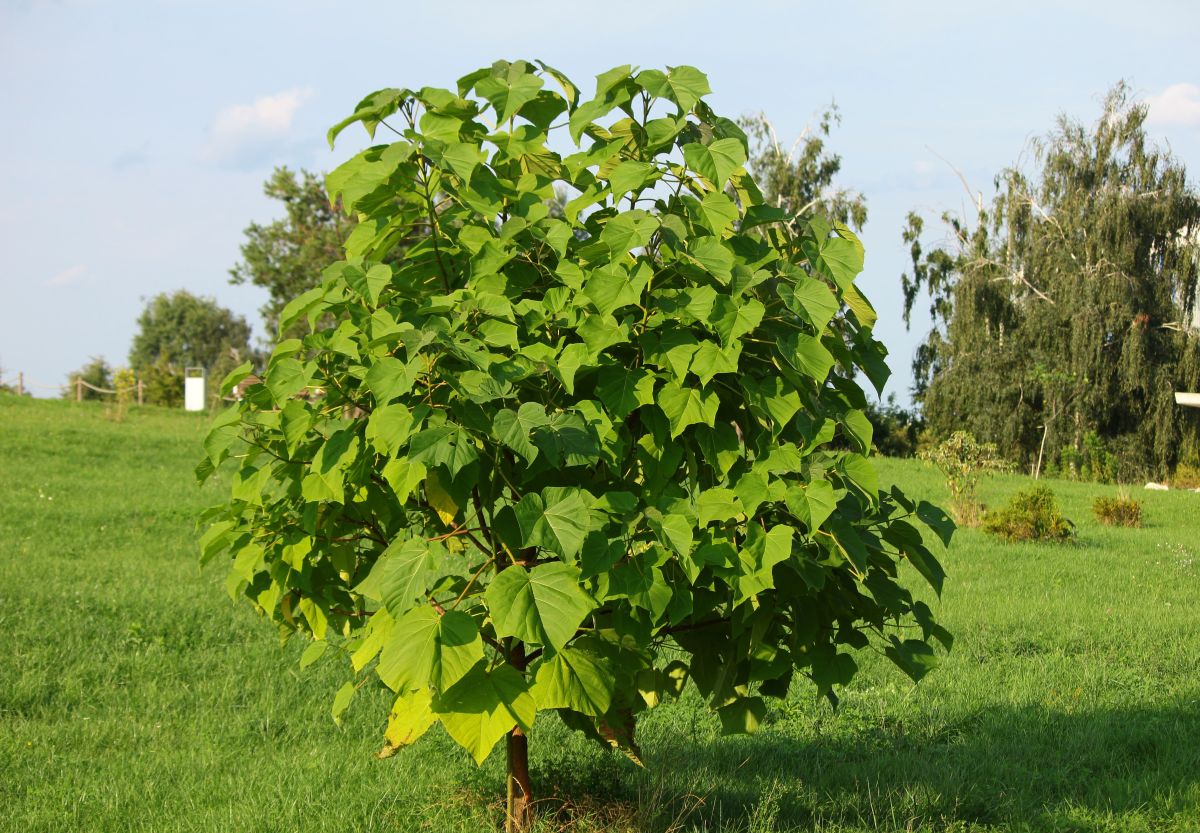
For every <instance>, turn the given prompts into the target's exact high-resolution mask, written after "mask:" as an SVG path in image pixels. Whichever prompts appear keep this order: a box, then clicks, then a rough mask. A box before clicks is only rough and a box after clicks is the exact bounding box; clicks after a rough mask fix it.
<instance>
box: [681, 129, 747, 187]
mask: <svg viewBox="0 0 1200 833" xmlns="http://www.w3.org/2000/svg"><path fill="white" fill-rule="evenodd" d="M683 158H684V161H686V162H687V164H688V167H689V168H691V169H692V170H694V171H696V172H697V173H699V174H700V175H701V176H703V177H704V178H705V179H707V180H708V182H709V184H711V185H712V186H713V188H715V189H716V190H718V191H720V190H722V189H724V187H725V183H726V182H728V181H729V176H730V174H732V173H733V172H734V171H735V170H737V169H738V168H740V167H741V166H742V165H744V164H746V148H745V147H744V146H743V145H742V143H741V142H740V141H739V140H737V139H717V140H716V141H715V142H713V143H712V144H711V145H701V144H688V145H684V146H683Z"/></svg>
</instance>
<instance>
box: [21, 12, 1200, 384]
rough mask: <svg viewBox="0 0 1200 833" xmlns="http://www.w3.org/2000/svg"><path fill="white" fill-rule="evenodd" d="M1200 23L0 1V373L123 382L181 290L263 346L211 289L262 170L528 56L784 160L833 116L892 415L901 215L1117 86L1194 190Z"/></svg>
mask: <svg viewBox="0 0 1200 833" xmlns="http://www.w3.org/2000/svg"><path fill="white" fill-rule="evenodd" d="M1198 31H1200V4H1198V3H1194V2H1190V0H1176V2H1152V0H1143V1H1142V2H1139V3H1138V4H1136V12H1135V11H1134V6H1133V5H1132V4H1130V3H1128V2H1120V3H1109V2H1103V1H1102V0H1101V1H1097V0H1092V2H1069V3H1068V2H1058V3H1054V2H1037V3H1023V2H1017V1H1016V0H1013V1H1012V2H1005V3H1002V4H1001V3H964V2H961V0H960V2H954V3H942V2H918V0H910V2H907V3H894V2H846V3H839V4H836V5H833V4H829V3H820V4H818V3H810V2H782V1H781V2H766V1H765V0H742V1H741V2H738V3H729V2H708V0H689V2H674V1H671V2H657V0H639V2H628V1H627V0H605V2H603V3H600V4H586V5H585V4H575V3H570V2H564V0H559V2H541V1H540V0H538V1H537V2H522V0H509V2H503V3H501V2H488V3H485V2H475V1H474V0H456V1H455V2H443V3H420V4H416V3H406V2H391V3H373V2H358V3H353V4H349V3H343V4H338V3H334V2H318V0H288V1H287V2H282V1H281V2H270V1H269V0H261V2H260V0H238V2H223V0H203V2H199V1H198V0H172V1H171V2H136V3H134V2H120V0H107V1H106V2H71V0H0V251H3V252H4V253H5V257H4V258H3V261H2V262H0V371H2V372H3V378H4V379H5V380H6V381H9V380H11V379H12V378H13V377H15V374H16V373H17V372H18V371H19V372H23V373H24V376H25V380H26V384H27V385H28V386H31V387H32V389H33V390H34V393H35V394H37V395H56V391H55V390H54V389H53V387H54V386H57V385H61V384H62V383H63V381H64V380H65V378H66V377H67V375H68V374H69V373H70V372H71V371H72V370H74V369H75V368H78V367H80V366H81V365H83V364H84V363H85V362H86V361H87V360H88V359H89V357H91V356H103V357H104V358H106V359H107V360H108V361H109V362H110V363H111V364H113V365H116V366H120V365H122V364H124V363H125V362H126V357H127V355H128V352H129V346H130V342H131V340H132V337H133V334H134V332H135V329H136V321H137V317H138V314H139V313H140V312H141V309H142V307H143V306H144V304H145V301H146V299H148V298H150V297H152V296H153V295H155V294H157V293H159V292H170V291H174V290H176V289H181V288H182V289H187V290H189V291H191V292H193V293H196V294H200V295H207V296H212V297H215V298H216V299H217V300H218V301H219V302H220V303H221V304H223V305H225V306H227V307H230V308H231V309H233V310H234V311H236V312H237V313H239V314H242V315H244V316H245V317H246V318H247V319H248V320H250V321H251V322H252V323H253V324H254V326H255V328H256V333H257V334H258V335H259V336H262V335H263V330H262V326H261V323H260V320H259V315H258V308H259V307H260V306H261V305H262V303H263V302H264V301H265V294H264V293H263V292H262V291H261V290H257V289H255V288H253V287H246V286H232V285H230V284H229V269H230V268H231V267H233V266H234V265H235V264H236V263H237V262H238V260H239V244H240V243H241V242H242V240H243V239H244V238H243V230H244V229H245V227H246V226H247V225H248V224H249V223H250V222H252V221H258V222H264V221H269V220H271V219H273V218H274V217H276V216H278V215H279V214H280V213H281V211H280V209H279V206H278V205H277V204H274V203H272V201H270V200H268V199H267V198H266V197H264V196H263V194H262V184H263V182H264V180H265V179H266V178H267V176H268V175H269V174H270V172H271V169H272V168H273V167H274V166H276V165H288V166H290V167H292V168H307V169H309V170H314V171H326V170H330V169H332V168H333V167H335V166H336V165H337V164H338V163H340V162H341V161H343V160H344V159H346V158H348V157H349V156H350V155H352V154H353V153H354V152H355V151H357V150H358V149H360V148H361V147H362V146H363V144H362V141H361V140H359V139H358V138H357V137H356V138H354V139H352V140H349V141H346V142H344V143H341V142H339V145H338V147H337V149H336V150H333V151H330V150H329V147H328V145H327V144H326V143H325V139H324V134H325V130H326V128H327V127H328V126H329V125H330V124H332V123H334V122H336V121H338V120H339V119H340V118H342V117H343V116H344V115H346V114H347V113H349V112H350V111H351V110H352V109H353V107H354V104H355V103H356V102H357V101H358V100H359V99H360V98H361V97H362V96H363V95H364V94H366V93H368V92H371V91H372V90H375V89H378V88H380V87H386V86H397V87H404V86H407V87H420V86H426V85H433V86H445V87H450V86H452V85H453V83H454V80H455V79H457V78H458V77H460V76H461V75H464V74H466V73H467V72H469V71H471V70H473V69H475V68H477V67H480V66H485V65H488V64H491V63H492V62H493V61H495V60H496V59H498V58H508V59H510V60H511V59H516V58H527V59H532V58H540V59H542V60H544V61H546V62H547V63H549V64H551V65H553V66H555V67H557V68H558V69H560V70H562V71H564V72H565V73H566V74H567V75H569V76H570V77H572V78H573V79H575V80H576V82H577V83H579V84H580V86H581V87H583V88H584V89H585V90H587V89H589V84H590V81H589V79H590V78H591V77H593V76H595V75H596V74H597V73H599V72H603V71H604V70H606V69H609V68H611V67H613V66H616V65H619V64H626V63H631V64H634V65H637V66H640V67H664V66H674V65H677V64H690V65H693V66H696V67H699V68H700V69H702V70H703V71H704V72H706V73H707V74H708V76H709V81H710V85H711V86H712V89H713V90H714V93H713V95H712V96H711V97H710V99H709V100H710V102H711V103H712V105H713V106H714V108H715V109H716V110H717V112H719V113H722V114H725V115H729V116H737V115H740V114H743V113H756V112H760V111H761V112H765V113H766V115H767V116H768V118H770V119H771V121H772V122H773V124H774V125H775V128H776V132H777V134H778V135H779V137H780V139H781V141H783V142H790V141H791V140H793V139H794V138H795V137H796V136H797V135H798V134H800V132H801V131H803V130H804V129H805V128H806V127H808V126H812V125H815V123H816V121H817V119H818V118H819V115H820V113H821V111H822V110H823V109H824V108H825V107H826V106H827V105H828V104H829V102H831V101H836V102H837V105H838V107H839V109H840V110H841V113H842V119H843V120H842V124H841V126H840V127H838V128H836V129H835V132H834V135H833V136H832V138H831V140H830V146H831V148H832V149H833V150H834V151H836V152H837V153H839V154H840V155H841V156H842V165H843V167H842V173H841V177H840V181H839V184H840V185H842V186H844V187H848V188H852V189H855V190H858V191H861V192H863V193H864V194H866V196H867V200H868V205H869V210H870V216H869V219H868V222H867V225H866V228H865V229H864V232H863V235H862V238H863V242H864V244H865V246H866V250H867V259H866V270H865V273H864V275H863V277H861V278H860V279H859V283H860V285H861V286H862V287H863V288H864V290H865V292H866V294H867V295H868V297H870V298H871V300H872V301H873V303H874V304H875V307H876V308H877V310H878V311H879V313H880V320H879V323H878V324H877V326H876V335H877V336H878V337H879V338H881V339H882V341H883V342H884V343H885V344H886V345H887V347H888V349H889V351H890V359H889V360H890V364H891V366H892V370H893V377H892V380H891V381H890V382H889V384H888V386H887V389H886V392H887V393H895V394H896V396H897V398H898V399H899V401H900V402H902V403H907V402H908V400H909V388H910V386H911V383H912V374H911V371H910V368H909V365H910V361H911V357H912V353H913V350H914V348H915V347H916V345H917V343H918V342H919V341H920V339H921V338H922V336H923V334H924V332H925V331H926V330H927V329H928V322H927V321H925V320H920V319H919V318H917V317H916V316H914V322H913V323H914V327H913V331H912V332H908V331H906V328H905V326H904V323H903V321H902V318H901V304H902V295H901V291H900V274H901V273H902V272H903V271H905V269H906V267H907V266H908V252H907V248H906V246H905V245H904V244H903V243H902V241H901V238H900V232H901V228H902V226H903V223H904V217H905V215H906V214H907V213H908V212H909V211H910V210H914V209H915V210H917V211H919V212H922V213H923V214H924V215H925V216H926V217H927V218H928V219H929V220H930V221H933V220H935V219H936V217H937V216H939V215H940V214H941V212H942V211H944V210H947V209H951V210H956V211H959V210H967V211H969V210H970V209H969V205H970V200H969V198H968V196H967V192H966V191H965V190H964V187H963V184H962V182H961V181H960V179H959V176H958V173H956V169H957V171H958V172H961V174H962V176H963V177H964V178H965V180H966V181H967V183H968V184H969V185H970V186H971V188H972V189H973V190H974V191H982V192H983V193H984V196H985V198H987V197H988V196H989V195H990V193H991V189H992V180H993V178H994V176H995V174H996V173H997V172H998V171H999V170H1000V169H1002V168H1003V167H1005V166H1008V165H1011V164H1013V163H1014V162H1016V161H1017V160H1018V159H1019V158H1020V157H1021V156H1022V153H1023V151H1026V150H1027V147H1028V143H1029V140H1030V139H1031V138H1033V137H1034V136H1037V135H1040V134H1044V133H1045V132H1047V131H1048V130H1050V129H1051V128H1052V126H1053V124H1054V119H1055V117H1056V115H1057V114H1059V113H1066V114H1067V115H1069V116H1071V117H1073V118H1077V119H1080V120H1083V121H1085V122H1087V123H1091V122H1092V121H1094V119H1095V118H1096V116H1097V115H1098V113H1099V109H1100V101H1101V99H1102V97H1103V95H1104V93H1105V91H1106V90H1107V89H1108V88H1109V87H1110V86H1111V85H1112V84H1113V83H1115V82H1117V81H1118V80H1120V79H1125V80H1126V81H1128V82H1129V83H1130V84H1131V86H1132V88H1133V90H1134V91H1135V93H1136V95H1137V97H1138V98H1139V99H1140V100H1142V101H1145V102H1147V104H1148V105H1149V106H1150V120H1149V124H1150V128H1149V129H1150V132H1151V134H1152V135H1153V136H1154V137H1155V138H1156V139H1157V140H1158V141H1160V142H1163V143H1166V144H1169V145H1170V147H1171V148H1172V150H1173V151H1174V153H1175V154H1176V156H1177V157H1179V158H1180V159H1181V160H1182V161H1183V162H1184V163H1185V164H1186V165H1187V166H1188V167H1189V169H1190V170H1191V172H1192V173H1191V180H1192V182H1193V184H1195V183H1196V181H1197V179H1196V178H1197V176H1198V175H1200V57H1197V52H1196V43H1195V37H1196V33H1197V32H1198ZM926 227H927V229H933V233H932V234H930V235H929V238H928V242H930V243H936V242H938V240H939V237H940V235H939V234H938V233H937V223H936V222H928V223H927V226H926ZM37 386H42V387H37Z"/></svg>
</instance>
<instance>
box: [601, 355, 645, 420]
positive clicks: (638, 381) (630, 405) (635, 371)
mask: <svg viewBox="0 0 1200 833" xmlns="http://www.w3.org/2000/svg"><path fill="white" fill-rule="evenodd" d="M654 382H655V377H654V374H653V373H651V372H650V371H649V370H647V369H646V368H644V367H635V368H625V367H607V368H605V369H604V370H603V371H601V373H600V381H599V383H598V384H597V385H596V395H597V396H598V397H600V401H601V402H603V403H604V406H605V407H606V408H608V410H609V411H610V412H611V413H612V415H613V416H615V417H617V418H618V419H624V418H625V417H627V416H629V414H630V413H632V412H633V411H634V410H635V409H637V408H639V407H641V406H642V405H650V404H652V403H653V402H654Z"/></svg>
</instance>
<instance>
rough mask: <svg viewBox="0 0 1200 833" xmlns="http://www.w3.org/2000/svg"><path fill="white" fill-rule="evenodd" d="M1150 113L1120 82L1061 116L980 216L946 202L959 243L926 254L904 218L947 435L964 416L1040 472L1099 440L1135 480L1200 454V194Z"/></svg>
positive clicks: (924, 392)
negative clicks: (1075, 116)
mask: <svg viewBox="0 0 1200 833" xmlns="http://www.w3.org/2000/svg"><path fill="white" fill-rule="evenodd" d="M1145 119H1146V108H1145V107H1144V106H1143V105H1140V104H1137V103H1134V102H1133V101H1132V99H1131V96H1130V91H1129V88H1128V87H1127V86H1125V85H1124V84H1118V85H1117V86H1116V87H1114V88H1113V89H1112V90H1111V91H1110V92H1109V94H1108V95H1107V97H1106V98H1105V100H1104V106H1103V112H1102V113H1101V115H1100V118H1099V119H1098V120H1097V122H1096V123H1095V125H1093V126H1092V127H1091V128H1087V127H1085V126H1084V125H1082V124H1080V123H1079V122H1077V121H1074V120H1072V119H1070V118H1068V117H1066V116H1061V117H1060V118H1059V120H1058V123H1057V125H1056V127H1055V128H1054V130H1053V131H1051V132H1050V133H1049V134H1048V135H1046V136H1044V137H1042V138H1040V139H1038V140H1036V141H1035V142H1034V143H1033V146H1032V151H1033V153H1032V159H1033V160H1034V163H1035V167H1036V169H1035V170H1034V171H1033V172H1032V173H1026V172H1025V171H1023V170H1021V169H1019V168H1016V167H1013V168H1008V169H1005V170H1003V171H1001V173H1000V174H999V176H998V177H997V178H996V195H995V197H994V199H993V200H992V202H991V204H990V205H985V204H984V203H983V200H982V197H980V198H979V201H978V204H977V206H976V212H977V217H976V219H975V222H974V223H973V224H972V223H969V222H968V221H967V219H966V218H962V217H956V216H954V215H951V214H946V215H943V220H944V222H945V224H946V226H947V228H948V230H949V239H950V242H949V243H948V244H946V245H938V246H935V247H933V248H932V249H929V250H925V249H924V248H923V247H922V244H921V234H922V231H923V221H922V219H921V218H920V217H919V216H918V215H916V214H910V215H909V217H908V224H907V227H906V228H905V230H904V235H903V236H904V240H905V242H907V243H909V244H910V245H911V246H912V259H913V271H912V273H911V274H906V275H904V276H903V279H902V280H903V287H904V295H905V308H904V314H905V320H906V322H908V323H909V324H910V325H911V315H912V311H913V309H914V307H915V306H916V304H917V302H918V300H919V299H921V298H927V299H928V301H929V315H930V318H931V321H932V324H933V327H932V329H931V330H930V332H929V334H928V336H927V337H926V339H925V341H924V343H923V344H922V345H921V346H920V347H919V348H918V350H917V354H916V357H915V359H914V364H913V368H914V373H915V377H916V389H915V393H916V399H917V400H918V401H919V402H921V403H922V405H923V406H924V413H925V419H926V422H927V424H928V426H929V428H930V430H931V431H932V432H933V433H934V435H935V436H948V435H949V434H950V433H951V432H952V431H953V430H955V429H958V428H966V429H968V430H970V431H971V432H973V433H974V434H975V435H977V436H979V437H981V438H984V439H987V440H991V441H994V442H995V443H997V445H998V446H999V448H1000V450H1001V452H1002V453H1003V454H1004V455H1005V456H1007V457H1008V458H1010V459H1012V460H1014V461H1017V462H1019V463H1022V464H1024V465H1027V466H1029V467H1030V468H1032V469H1034V470H1036V469H1037V468H1038V467H1039V461H1040V460H1045V461H1047V462H1050V463H1059V464H1063V465H1065V466H1068V467H1069V466H1071V465H1073V464H1075V463H1076V462H1077V461H1079V460H1080V455H1082V454H1084V453H1086V452H1087V451H1088V449H1089V448H1090V449H1093V450H1099V449H1111V452H1112V453H1113V454H1115V456H1116V458H1117V459H1118V460H1119V461H1120V473H1121V475H1122V476H1124V477H1134V476H1138V475H1141V474H1144V473H1148V474H1152V475H1157V476H1161V475H1163V474H1165V473H1166V472H1167V471H1168V470H1170V469H1171V468H1173V467H1174V466H1175V464H1176V463H1177V462H1178V461H1179V460H1181V459H1187V460H1189V461H1194V460H1195V459H1196V458H1197V454H1198V452H1200V442H1198V440H1200V436H1198V432H1197V426H1196V424H1195V421H1194V420H1191V421H1189V420H1187V419H1186V417H1185V416H1184V415H1181V414H1180V413H1179V411H1178V409H1177V407H1176V406H1175V404H1174V400H1173V391H1174V390H1176V389H1189V390H1194V389H1196V385H1197V384H1198V383H1200V350H1198V346H1197V337H1196V333H1195V330H1194V328H1193V326H1192V316H1193V309H1194V306H1195V300H1196V289H1197V270H1198V264H1200V258H1198V257H1197V242H1198V240H1200V199H1198V198H1197V193H1196V191H1195V190H1194V189H1193V188H1192V187H1190V186H1189V184H1188V181H1187V175H1186V171H1185V168H1184V165H1183V164H1182V163H1181V162H1180V161H1179V160H1177V159H1175V158H1174V157H1172V155H1171V154H1170V152H1169V151H1168V150H1164V149H1162V148H1159V147H1157V146H1155V145H1154V144H1153V142H1151V141H1150V140H1149V139H1148V138H1147V136H1146V131H1145ZM1104 453H1108V452H1107V451H1105V452H1104Z"/></svg>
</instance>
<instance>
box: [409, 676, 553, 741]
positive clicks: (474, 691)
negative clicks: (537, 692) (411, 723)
mask: <svg viewBox="0 0 1200 833" xmlns="http://www.w3.org/2000/svg"><path fill="white" fill-rule="evenodd" d="M433 712H434V714H436V715H437V716H438V717H439V718H440V719H441V721H442V725H443V726H444V727H445V728H446V731H447V732H448V733H449V735H450V737H452V738H454V740H455V742H456V743H458V745H459V746H461V747H462V748H463V749H466V750H467V751H468V752H469V753H471V757H472V758H474V759H475V763H477V764H482V763H483V762H484V760H485V759H486V758H487V756H488V754H489V753H490V752H491V751H492V747H494V746H495V745H496V741H498V740H500V738H502V737H504V736H505V735H506V734H508V732H509V730H511V729H513V728H515V727H518V726H519V727H520V728H521V729H522V730H524V731H525V732H529V731H530V729H532V728H533V719H534V717H535V716H536V714H537V702H536V701H535V700H534V699H533V697H532V696H531V695H530V694H529V684H528V683H527V682H526V681H525V678H524V677H522V676H521V675H520V674H519V673H518V672H517V671H516V670H515V669H514V668H513V667H512V666H511V665H501V666H498V667H496V668H494V669H492V670H491V671H487V670H485V669H484V667H483V666H482V665H477V666H475V667H474V668H473V669H471V671H470V673H468V674H467V675H466V676H465V677H463V678H462V679H461V680H459V682H458V684H457V685H455V686H453V687H452V688H450V690H448V691H446V692H444V693H443V694H442V695H441V696H440V697H437V698H435V699H434V701H433Z"/></svg>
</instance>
